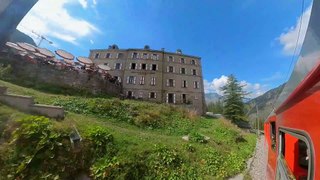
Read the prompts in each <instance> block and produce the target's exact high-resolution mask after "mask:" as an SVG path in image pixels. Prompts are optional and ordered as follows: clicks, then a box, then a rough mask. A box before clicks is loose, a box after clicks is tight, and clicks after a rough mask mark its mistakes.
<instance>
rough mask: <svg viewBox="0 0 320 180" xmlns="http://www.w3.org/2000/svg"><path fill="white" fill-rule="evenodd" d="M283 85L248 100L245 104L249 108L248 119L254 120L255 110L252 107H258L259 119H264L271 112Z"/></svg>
mask: <svg viewBox="0 0 320 180" xmlns="http://www.w3.org/2000/svg"><path fill="white" fill-rule="evenodd" d="M284 85H285V84H282V85H280V86H278V87H276V88H274V89H271V90H269V91H267V92H266V93H264V94H263V95H261V96H259V97H256V98H254V99H252V100H250V101H249V102H248V103H247V104H248V105H249V107H250V112H249V113H248V116H249V119H250V120H254V119H255V118H256V108H254V106H255V105H256V104H257V105H258V110H259V117H260V119H262V120H264V119H266V118H267V117H268V116H269V114H270V113H271V111H272V108H273V103H274V101H275V99H276V98H277V97H276V96H278V94H279V93H280V92H281V91H282V89H283V88H284Z"/></svg>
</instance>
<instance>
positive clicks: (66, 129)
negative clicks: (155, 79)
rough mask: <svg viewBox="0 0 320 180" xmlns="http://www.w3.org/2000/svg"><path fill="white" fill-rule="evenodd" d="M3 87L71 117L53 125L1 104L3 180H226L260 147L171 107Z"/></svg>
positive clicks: (219, 123)
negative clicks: (74, 138) (86, 179)
mask: <svg viewBox="0 0 320 180" xmlns="http://www.w3.org/2000/svg"><path fill="white" fill-rule="evenodd" d="M0 86H7V87H8V88H9V92H10V93H14V94H20V95H31V96H33V97H35V101H36V102H39V103H43V104H54V105H61V106H63V107H64V108H65V109H66V110H67V111H68V113H67V115H66V118H65V120H63V121H54V120H49V119H47V118H44V117H38V116H30V115H27V114H24V113H21V112H18V111H16V110H14V109H12V108H10V107H7V106H5V105H3V104H0V167H1V169H0V177H6V179H40V178H44V179H72V178H74V177H76V176H77V175H79V174H81V173H84V174H87V175H90V176H91V177H92V178H93V179H213V178H215V179H223V178H225V177H229V176H233V175H235V174H237V173H239V172H241V171H242V170H243V169H244V168H245V161H246V159H247V158H249V157H250V156H251V154H252V151H253V149H254V146H255V142H256V139H255V136H254V135H252V134H247V133H245V132H243V131H241V130H240V129H238V128H236V127H235V126H234V125H232V124H231V123H229V122H228V121H226V120H217V119H209V118H204V117H197V116H195V115H194V114H192V113H190V112H188V111H186V110H183V109H178V108H175V107H171V106H166V105H159V104H154V103H146V102H140V101H132V100H124V101H121V100H119V99H116V98H94V97H88V98H86V97H80V96H64V95H56V94H48V93H44V92H39V91H36V90H33V89H28V88H23V87H20V86H16V85H14V84H11V83H7V82H4V81H0ZM74 127H76V128H77V129H78V131H79V133H80V134H81V136H82V138H83V140H82V142H81V145H80V147H78V148H75V149H74V148H72V147H71V144H70V140H69V135H70V132H72V131H73V128H74ZM184 135H189V137H190V140H189V141H185V140H183V139H182V136H184ZM205 136H207V137H209V138H210V139H209V140H207V139H206V138H205ZM0 179H1V178H0Z"/></svg>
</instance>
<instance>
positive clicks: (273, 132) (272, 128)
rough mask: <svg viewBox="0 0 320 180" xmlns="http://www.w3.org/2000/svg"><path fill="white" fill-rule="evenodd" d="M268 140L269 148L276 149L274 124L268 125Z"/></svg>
mask: <svg viewBox="0 0 320 180" xmlns="http://www.w3.org/2000/svg"><path fill="white" fill-rule="evenodd" d="M270 127H271V128H270V139H271V148H272V149H273V150H275V149H276V122H271V123H270Z"/></svg>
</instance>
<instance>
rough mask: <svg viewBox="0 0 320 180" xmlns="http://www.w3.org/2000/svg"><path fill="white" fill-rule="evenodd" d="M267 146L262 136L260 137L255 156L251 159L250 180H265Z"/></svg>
mask: <svg viewBox="0 0 320 180" xmlns="http://www.w3.org/2000/svg"><path fill="white" fill-rule="evenodd" d="M267 153H268V152H267V144H266V142H265V139H264V136H263V135H262V136H260V138H259V140H258V143H257V146H256V154H255V156H254V157H253V162H252V164H251V167H250V169H249V172H250V175H251V178H252V179H253V180H265V179H266V171H267V169H266V168H267Z"/></svg>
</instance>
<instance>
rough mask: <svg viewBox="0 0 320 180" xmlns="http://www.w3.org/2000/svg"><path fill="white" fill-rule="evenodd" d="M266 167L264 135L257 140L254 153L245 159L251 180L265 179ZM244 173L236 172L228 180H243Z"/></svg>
mask: <svg viewBox="0 0 320 180" xmlns="http://www.w3.org/2000/svg"><path fill="white" fill-rule="evenodd" d="M266 167H267V147H266V144H265V141H264V136H263V135H262V136H260V138H259V139H258V141H257V145H256V149H255V154H254V156H253V157H252V158H250V159H249V160H248V161H247V170H248V171H249V174H250V176H251V178H252V180H265V179H266ZM243 179H244V175H243V174H238V175H237V176H235V177H233V178H229V180H243Z"/></svg>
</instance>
